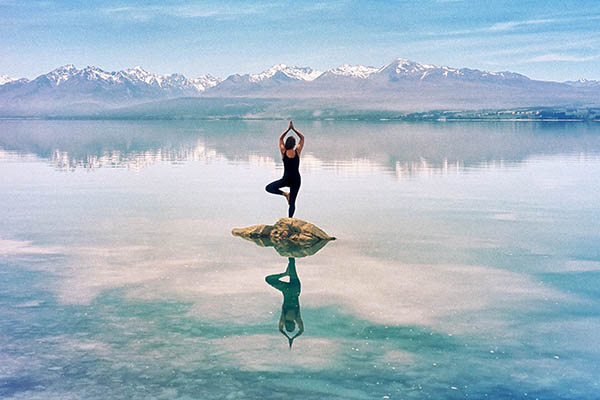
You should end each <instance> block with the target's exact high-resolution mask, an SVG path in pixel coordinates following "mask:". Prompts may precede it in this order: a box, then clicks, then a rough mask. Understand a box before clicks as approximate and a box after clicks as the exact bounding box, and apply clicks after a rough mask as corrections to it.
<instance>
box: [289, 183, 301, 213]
mask: <svg viewBox="0 0 600 400" xmlns="http://www.w3.org/2000/svg"><path fill="white" fill-rule="evenodd" d="M299 190H300V182H298V184H297V185H294V186H290V208H289V209H288V217H289V218H292V217H293V216H294V212H296V197H297V196H298V191H299Z"/></svg>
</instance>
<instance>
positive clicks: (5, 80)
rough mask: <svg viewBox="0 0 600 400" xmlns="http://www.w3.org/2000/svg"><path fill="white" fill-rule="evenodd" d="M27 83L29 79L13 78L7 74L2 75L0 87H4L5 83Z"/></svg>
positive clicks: (0, 76) (0, 75)
mask: <svg viewBox="0 0 600 400" xmlns="http://www.w3.org/2000/svg"><path fill="white" fill-rule="evenodd" d="M22 80H24V81H26V80H27V79H24V78H20V79H19V78H11V77H10V76H8V75H5V74H0V86H2V85H4V84H5V83H10V82H16V81H22Z"/></svg>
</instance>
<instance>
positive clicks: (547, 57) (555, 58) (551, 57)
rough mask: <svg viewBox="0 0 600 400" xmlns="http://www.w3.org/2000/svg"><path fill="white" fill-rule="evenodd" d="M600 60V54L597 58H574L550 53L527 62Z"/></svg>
mask: <svg viewBox="0 0 600 400" xmlns="http://www.w3.org/2000/svg"><path fill="white" fill-rule="evenodd" d="M598 58H600V54H597V55H595V56H573V55H569V54H560V53H548V54H543V55H540V56H536V57H532V58H529V59H527V60H526V62H552V61H565V62H585V61H592V60H596V59H598Z"/></svg>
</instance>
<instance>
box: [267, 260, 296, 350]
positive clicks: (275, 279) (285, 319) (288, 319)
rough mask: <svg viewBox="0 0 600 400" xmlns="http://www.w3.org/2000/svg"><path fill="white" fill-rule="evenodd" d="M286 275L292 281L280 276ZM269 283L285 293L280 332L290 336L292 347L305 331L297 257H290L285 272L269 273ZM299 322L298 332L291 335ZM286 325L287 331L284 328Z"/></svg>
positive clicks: (289, 340)
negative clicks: (285, 280)
mask: <svg viewBox="0 0 600 400" xmlns="http://www.w3.org/2000/svg"><path fill="white" fill-rule="evenodd" d="M284 276H289V277H290V282H289V283H288V282H284V281H282V280H280V278H282V277H284ZM265 280H266V281H267V283H268V284H269V285H271V286H273V287H274V288H275V289H277V290H280V291H281V293H282V294H283V306H281V317H280V318H279V332H281V333H282V334H284V335H285V337H287V338H288V342H289V345H290V349H291V348H292V343H293V342H294V339H296V338H297V337H298V336H300V335H302V333H303V332H304V322H302V316H301V315H300V302H299V300H298V296H300V279H298V275H297V274H296V259H295V258H291V257H290V258H288V266H287V269H286V270H285V272H284V273H281V274H275V275H269V276H267V277H266V278H265ZM296 324H298V332H297V333H296V334H295V335H294V336H292V337H290V336H289V335H288V333H287V332H289V333H290V334H291V333H292V332H294V329H295V328H296ZM284 327H285V330H286V331H287V332H285V331H284V330H283V329H284Z"/></svg>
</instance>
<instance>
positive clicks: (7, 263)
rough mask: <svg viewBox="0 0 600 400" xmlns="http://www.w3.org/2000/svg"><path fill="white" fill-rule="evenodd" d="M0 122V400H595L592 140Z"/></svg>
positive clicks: (572, 130)
mask: <svg viewBox="0 0 600 400" xmlns="http://www.w3.org/2000/svg"><path fill="white" fill-rule="evenodd" d="M295 124H296V126H297V127H298V128H299V129H300V130H302V132H303V133H304V134H305V136H306V145H305V149H304V152H303V155H302V159H301V163H300V171H301V174H302V187H301V189H300V192H299V195H298V200H297V210H296V214H295V217H297V218H300V219H303V220H306V221H309V222H312V223H314V224H316V225H317V226H319V227H320V228H322V229H323V230H325V231H326V232H327V233H329V234H330V235H333V236H336V237H337V240H336V241H333V242H330V243H328V244H327V245H326V246H325V247H323V248H322V249H320V250H319V251H318V252H317V253H316V254H314V255H311V256H306V257H298V258H296V259H295V266H296V271H297V276H298V280H299V281H300V282H301V293H300V296H299V304H300V310H301V316H302V319H303V323H304V333H303V334H302V335H301V336H298V337H297V338H296V339H295V340H294V342H293V346H292V347H291V348H290V346H289V343H288V339H287V338H286V337H284V336H283V335H282V334H281V333H280V332H279V330H278V323H279V319H280V315H281V310H282V301H283V296H282V294H281V292H280V291H279V290H277V289H275V288H274V287H272V286H270V285H269V284H267V283H266V281H265V278H266V276H268V275H272V274H279V273H283V272H284V271H286V267H287V266H288V262H289V260H288V258H286V257H282V256H281V255H279V254H278V252H277V251H275V249H274V248H272V247H261V246H257V245H256V244H254V243H252V242H250V241H246V240H243V239H241V238H237V237H233V236H232V235H231V230H232V229H233V228H236V227H245V226H249V225H254V224H272V223H274V222H275V221H277V219H278V218H280V217H285V216H287V204H286V202H285V199H284V198H283V197H281V196H274V195H270V194H268V193H267V192H265V189H264V188H265V185H266V184H267V183H269V182H271V181H273V180H275V179H278V178H279V177H281V175H282V172H283V166H282V163H281V159H280V156H279V154H278V147H277V140H278V136H279V134H280V133H281V131H282V130H283V129H285V128H286V126H287V123H286V121H44V120H30V121H26V120H2V121H0V193H1V194H0V209H1V210H2V211H1V212H2V219H1V221H2V222H1V224H0V277H1V278H0V398H5V399H95V398H99V399H121V398H122V399H150V398H155V399H213V398H214V399H254V398H256V399H262V398H268V399H323V398H327V399H424V398H432V399H458V398H461V399H462V398H475V399H481V398H489V399H506V398H519V399H521V398H531V399H536V398H538V399H557V398H561V399H596V398H598V397H599V394H598V393H600V392H599V390H600V387H599V384H600V201H599V200H600V182H599V179H598V177H599V176H600V124H597V123H596V124H594V123H589V124H587V123H575V122H571V123H564V122H441V123H405V122H393V121H377V122H360V121H346V122H343V121H321V122H313V121H296V123H295Z"/></svg>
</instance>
